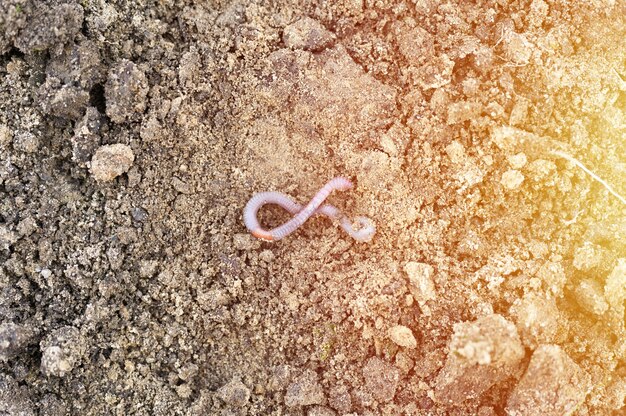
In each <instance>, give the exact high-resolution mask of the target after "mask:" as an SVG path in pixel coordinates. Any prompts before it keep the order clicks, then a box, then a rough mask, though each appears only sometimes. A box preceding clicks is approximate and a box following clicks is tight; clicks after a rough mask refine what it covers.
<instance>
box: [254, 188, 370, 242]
mask: <svg viewBox="0 0 626 416" xmlns="http://www.w3.org/2000/svg"><path fill="white" fill-rule="evenodd" d="M350 188H352V182H350V180H348V179H346V178H343V177H337V178H334V179H332V180H330V181H329V182H328V183H327V184H326V185H324V186H323V187H322V189H320V190H319V192H318V193H317V194H315V196H314V197H313V199H312V200H311V202H309V203H308V204H307V205H306V206H304V207H303V206H302V205H300V204H298V203H297V202H294V201H293V200H291V199H290V198H289V197H288V196H287V195H285V194H282V193H280V192H261V193H258V194H255V195H254V196H253V197H252V198H250V201H248V203H247V204H246V207H245V209H244V211H243V221H244V223H245V224H246V228H248V230H249V231H250V232H251V233H252V235H253V236H255V237H256V238H260V239H262V240H266V241H277V240H280V239H282V238H284V237H286V236H288V235H289V234H291V233H292V232H294V231H296V230H297V229H298V228H299V227H300V226H301V225H302V224H304V223H305V221H306V220H308V219H309V218H310V217H311V216H313V215H316V214H322V215H326V216H327V217H329V218H331V219H332V220H334V221H339V225H340V226H341V228H343V229H344V230H345V232H347V233H348V234H349V235H350V236H351V237H352V238H354V239H355V240H357V241H360V242H367V241H370V240H371V239H372V237H373V236H374V233H375V232H376V227H375V226H374V223H373V222H372V221H371V220H370V219H369V218H366V217H356V218H355V221H356V222H357V223H358V225H359V229H354V228H353V227H352V223H351V221H350V220H349V219H348V218H347V217H346V216H345V215H343V214H342V213H341V211H339V209H338V208H337V207H334V206H332V205H329V204H324V205H322V204H323V203H324V200H325V199H326V198H328V196H329V195H330V193H331V192H332V191H335V190H337V191H345V190H347V189H350ZM267 204H276V205H280V206H281V207H283V208H284V209H286V210H287V211H289V212H290V213H291V214H294V217H293V218H292V219H290V220H289V221H287V222H286V223H284V224H283V225H280V226H278V227H276V228H273V229H271V230H266V229H264V228H263V227H261V225H260V224H259V220H258V219H257V214H258V212H259V209H261V207H262V206H263V205H267Z"/></svg>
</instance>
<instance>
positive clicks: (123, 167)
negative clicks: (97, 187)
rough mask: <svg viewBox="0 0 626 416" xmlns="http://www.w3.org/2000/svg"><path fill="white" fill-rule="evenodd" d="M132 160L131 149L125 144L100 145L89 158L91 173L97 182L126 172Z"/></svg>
mask: <svg viewBox="0 0 626 416" xmlns="http://www.w3.org/2000/svg"><path fill="white" fill-rule="evenodd" d="M134 160H135V155H134V154H133V151H132V150H131V148H130V147H129V146H127V145H125V144H121V143H117V144H111V145H105V146H101V147H100V148H99V149H98V150H96V153H95V154H94V156H93V158H92V159H91V174H92V175H93V176H94V178H95V179H96V180H97V181H98V182H108V181H111V180H113V179H115V178H116V177H118V176H119V175H121V174H123V173H125V172H128V170H129V169H130V167H131V166H132V164H133V162H134Z"/></svg>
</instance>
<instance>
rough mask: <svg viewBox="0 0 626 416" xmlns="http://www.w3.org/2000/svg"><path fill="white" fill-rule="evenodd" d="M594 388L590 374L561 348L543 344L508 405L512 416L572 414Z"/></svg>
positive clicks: (534, 354)
mask: <svg viewBox="0 0 626 416" xmlns="http://www.w3.org/2000/svg"><path fill="white" fill-rule="evenodd" d="M590 388H591V382H590V378H589V375H588V374H587V373H586V372H585V371H583V370H582V369H581V368H580V367H579V366H578V365H577V364H576V363H575V362H574V361H573V360H572V359H571V358H570V357H569V356H568V355H567V354H566V353H565V352H564V351H563V350H562V349H561V347H559V346H557V345H542V346H540V347H539V348H537V350H535V352H534V353H533V356H532V357H531V359H530V364H529V365H528V368H527V369H526V372H525V373H524V376H523V377H522V379H521V380H520V381H519V383H518V384H517V386H516V387H515V389H514V390H513V393H511V396H510V397H509V399H508V402H507V415H509V416H522V415H523V416H560V415H568V414H572V413H573V412H574V410H575V409H576V408H577V406H578V405H579V404H580V403H582V402H583V401H584V400H585V396H586V395H587V393H588V392H589V390H590Z"/></svg>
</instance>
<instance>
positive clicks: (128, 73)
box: [104, 59, 148, 123]
mask: <svg viewBox="0 0 626 416" xmlns="http://www.w3.org/2000/svg"><path fill="white" fill-rule="evenodd" d="M147 95H148V80H147V78H146V75H145V74H144V72H143V71H142V70H141V69H140V68H139V67H138V66H137V65H135V63H134V62H131V61H129V60H127V59H123V60H122V61H121V62H119V63H118V64H117V65H115V66H114V67H113V68H112V69H111V70H110V71H109V74H108V79H107V82H106V84H105V87H104V96H105V99H106V113H107V115H108V116H109V117H110V118H111V120H112V121H113V122H114V123H124V122H127V121H133V120H136V119H138V118H139V116H140V115H141V113H143V111H144V110H145V109H146V97H147Z"/></svg>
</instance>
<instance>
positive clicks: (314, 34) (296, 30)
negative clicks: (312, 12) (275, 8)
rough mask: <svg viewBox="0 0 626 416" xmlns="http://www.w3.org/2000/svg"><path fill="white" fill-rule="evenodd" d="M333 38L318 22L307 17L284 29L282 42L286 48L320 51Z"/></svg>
mask: <svg viewBox="0 0 626 416" xmlns="http://www.w3.org/2000/svg"><path fill="white" fill-rule="evenodd" d="M334 39H335V36H334V35H333V34H332V33H331V32H329V31H328V30H326V28H325V27H324V26H322V24H321V23H320V22H318V21H317V20H315V19H311V18H310V17H308V16H305V17H303V18H301V19H300V20H298V21H296V22H295V23H292V24H290V25H289V26H287V27H285V31H284V32H283V42H285V45H286V46H287V47H288V48H292V49H305V50H308V51H314V52H315V51H320V50H322V49H324V48H326V47H327V46H328V45H330V43H331V42H332V41H333V40H334Z"/></svg>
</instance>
